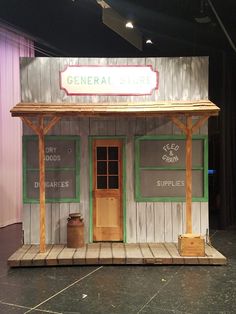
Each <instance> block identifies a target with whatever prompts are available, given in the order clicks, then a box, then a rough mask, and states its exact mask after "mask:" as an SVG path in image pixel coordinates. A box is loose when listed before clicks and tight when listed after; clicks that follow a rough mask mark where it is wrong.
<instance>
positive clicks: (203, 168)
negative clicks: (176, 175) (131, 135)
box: [135, 135, 208, 202]
mask: <svg viewBox="0 0 236 314" xmlns="http://www.w3.org/2000/svg"><path fill="white" fill-rule="evenodd" d="M185 139H186V137H185V136H184V135H157V136H154V135H153V136H148V135H147V136H136V137H135V200H136V201H137V202H184V201H185V197H182V196H157V197H147V196H142V193H141V171H142V170H158V171H159V170H160V171H162V170H167V171H172V170H173V171H178V170H181V171H183V170H185V171H186V167H185V165H184V166H175V165H173V164H168V165H167V166H161V167H159V166H158V167H157V166H154V167H153V166H152V167H149V166H141V157H140V153H141V151H140V144H141V142H142V141H148V140H152V141H153V140H154V141H173V140H185ZM192 140H193V141H194V140H202V141H203V163H202V165H194V164H193V166H192V170H201V171H202V172H203V183H202V184H203V195H202V196H201V197H194V196H193V197H192V201H193V202H199V201H201V202H207V201H208V136H207V135H193V138H192Z"/></svg>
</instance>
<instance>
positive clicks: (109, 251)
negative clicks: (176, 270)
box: [8, 242, 227, 267]
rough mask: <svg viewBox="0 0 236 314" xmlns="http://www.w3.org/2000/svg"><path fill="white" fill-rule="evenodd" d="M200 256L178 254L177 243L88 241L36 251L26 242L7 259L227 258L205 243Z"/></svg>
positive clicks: (154, 261) (138, 261) (204, 261)
mask: <svg viewBox="0 0 236 314" xmlns="http://www.w3.org/2000/svg"><path fill="white" fill-rule="evenodd" d="M205 254H206V255H205V256H204V257H182V256H180V255H179V253H178V250H177V243H135V244H131V243H104V242H103V243H91V244H86V245H85V246H84V247H82V248H79V249H72V248H67V247H66V246H65V245H47V247H46V252H45V253H40V252H39V245H30V244H26V245H23V246H22V247H20V248H19V249H18V250H17V251H16V252H15V253H14V254H13V255H12V256H10V258H9V259H8V265H9V266H10V267H31V266H59V265H106V264H107V265H112V264H113V265H114V264H117V265H122V264H123V265H132V264H135V265H184V264H187V265H225V264H226V263H227V259H226V257H225V256H223V255H222V254H221V253H220V252H218V251H217V250H216V249H215V248H213V247H212V246H211V245H209V244H206V246H205Z"/></svg>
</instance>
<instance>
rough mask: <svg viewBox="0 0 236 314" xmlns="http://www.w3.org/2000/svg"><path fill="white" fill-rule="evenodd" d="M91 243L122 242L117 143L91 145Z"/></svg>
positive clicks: (119, 146) (101, 141)
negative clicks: (92, 241)
mask: <svg viewBox="0 0 236 314" xmlns="http://www.w3.org/2000/svg"><path fill="white" fill-rule="evenodd" d="M93 240H94V241H122V240H123V208H122V141H121V140H116V139H96V140H94V142H93Z"/></svg>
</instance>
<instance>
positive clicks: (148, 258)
mask: <svg viewBox="0 0 236 314" xmlns="http://www.w3.org/2000/svg"><path fill="white" fill-rule="evenodd" d="M139 246H140V250H141V253H142V255H143V259H144V264H153V260H154V256H153V254H152V251H151V250H150V248H149V246H148V243H140V245H139Z"/></svg>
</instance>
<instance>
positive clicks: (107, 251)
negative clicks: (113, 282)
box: [99, 243, 112, 264]
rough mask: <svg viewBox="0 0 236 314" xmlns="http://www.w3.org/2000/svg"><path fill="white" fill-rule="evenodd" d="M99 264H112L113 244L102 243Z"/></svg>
mask: <svg viewBox="0 0 236 314" xmlns="http://www.w3.org/2000/svg"><path fill="white" fill-rule="evenodd" d="M99 263H100V264H112V250H111V243H101V250H100V255H99Z"/></svg>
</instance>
